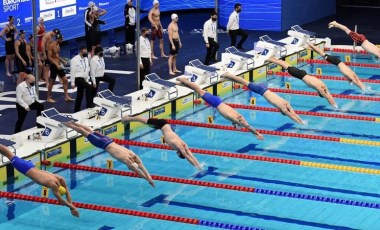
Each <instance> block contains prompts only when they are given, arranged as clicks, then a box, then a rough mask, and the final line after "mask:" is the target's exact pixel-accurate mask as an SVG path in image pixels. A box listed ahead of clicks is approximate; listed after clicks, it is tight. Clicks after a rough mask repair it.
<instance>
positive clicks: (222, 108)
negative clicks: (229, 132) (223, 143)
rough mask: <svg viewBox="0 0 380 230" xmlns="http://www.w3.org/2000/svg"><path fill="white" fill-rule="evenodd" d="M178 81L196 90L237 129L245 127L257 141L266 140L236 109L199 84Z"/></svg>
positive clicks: (178, 79) (183, 79)
mask: <svg viewBox="0 0 380 230" xmlns="http://www.w3.org/2000/svg"><path fill="white" fill-rule="evenodd" d="M176 80H177V81H178V82H177V84H178V85H181V86H185V87H187V88H190V89H192V90H194V91H195V92H196V93H197V94H198V95H199V96H201V98H202V99H203V100H204V101H205V102H207V103H208V104H209V105H211V106H212V107H214V108H215V109H217V110H218V112H219V113H220V114H221V115H222V116H223V117H224V118H225V119H227V120H229V121H231V122H232V125H233V126H234V127H236V125H239V126H243V127H244V128H246V129H248V130H249V131H250V132H251V133H252V134H253V135H255V136H256V138H257V139H259V140H264V136H263V135H261V134H260V133H259V132H258V131H257V130H256V129H254V128H253V127H251V126H250V125H249V124H248V122H247V121H246V120H245V118H244V117H243V116H242V115H241V114H240V113H238V112H237V111H236V110H235V109H233V108H231V107H230V106H229V105H227V104H226V103H223V102H222V100H221V99H220V97H218V96H214V95H212V94H210V93H209V92H206V91H205V90H203V89H202V88H201V87H199V86H198V85H197V84H195V83H193V82H190V81H188V80H187V79H186V78H184V77H179V78H177V79H176Z"/></svg>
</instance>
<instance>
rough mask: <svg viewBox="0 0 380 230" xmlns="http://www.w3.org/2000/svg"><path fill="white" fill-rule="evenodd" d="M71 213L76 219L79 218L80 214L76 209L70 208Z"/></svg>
mask: <svg viewBox="0 0 380 230" xmlns="http://www.w3.org/2000/svg"><path fill="white" fill-rule="evenodd" d="M70 212H71V215H73V216H75V217H79V212H78V210H77V209H76V208H75V207H74V208H70Z"/></svg>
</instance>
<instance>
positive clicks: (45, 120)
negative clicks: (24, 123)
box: [37, 108, 78, 140]
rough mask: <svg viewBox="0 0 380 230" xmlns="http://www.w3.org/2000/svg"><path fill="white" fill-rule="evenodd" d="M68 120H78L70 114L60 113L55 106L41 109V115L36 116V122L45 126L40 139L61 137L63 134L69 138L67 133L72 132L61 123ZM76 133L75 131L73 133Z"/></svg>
mask: <svg viewBox="0 0 380 230" xmlns="http://www.w3.org/2000/svg"><path fill="white" fill-rule="evenodd" d="M68 121H75V122H76V121H78V120H77V119H74V118H72V116H70V115H62V114H60V113H59V112H58V110H56V109H55V108H50V109H47V110H44V111H42V115H41V116H38V117H37V123H38V124H40V125H43V126H45V129H44V130H43V131H42V134H41V139H42V140H55V139H58V138H61V137H62V136H63V135H64V134H65V136H66V138H67V139H69V134H71V133H72V132H74V131H73V130H71V129H70V130H69V128H68V127H66V126H65V125H64V124H63V123H64V122H68ZM76 134H77V133H76V132H75V135H76Z"/></svg>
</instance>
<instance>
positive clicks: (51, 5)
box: [3, 0, 77, 11]
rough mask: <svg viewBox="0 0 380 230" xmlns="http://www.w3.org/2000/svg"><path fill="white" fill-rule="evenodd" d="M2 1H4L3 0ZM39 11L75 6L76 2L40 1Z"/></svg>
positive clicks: (72, 0) (65, 0) (60, 0)
mask: <svg viewBox="0 0 380 230" xmlns="http://www.w3.org/2000/svg"><path fill="white" fill-rule="evenodd" d="M3 1H4V0H3ZM39 2H40V10H41V11H43V10H50V9H55V8H59V7H62V6H69V5H75V4H76V3H77V1H76V0H40V1H39Z"/></svg>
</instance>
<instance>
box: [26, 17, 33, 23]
mask: <svg viewBox="0 0 380 230" xmlns="http://www.w3.org/2000/svg"><path fill="white" fill-rule="evenodd" d="M32 20H33V17H27V18H25V19H24V23H29V22H32Z"/></svg>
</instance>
